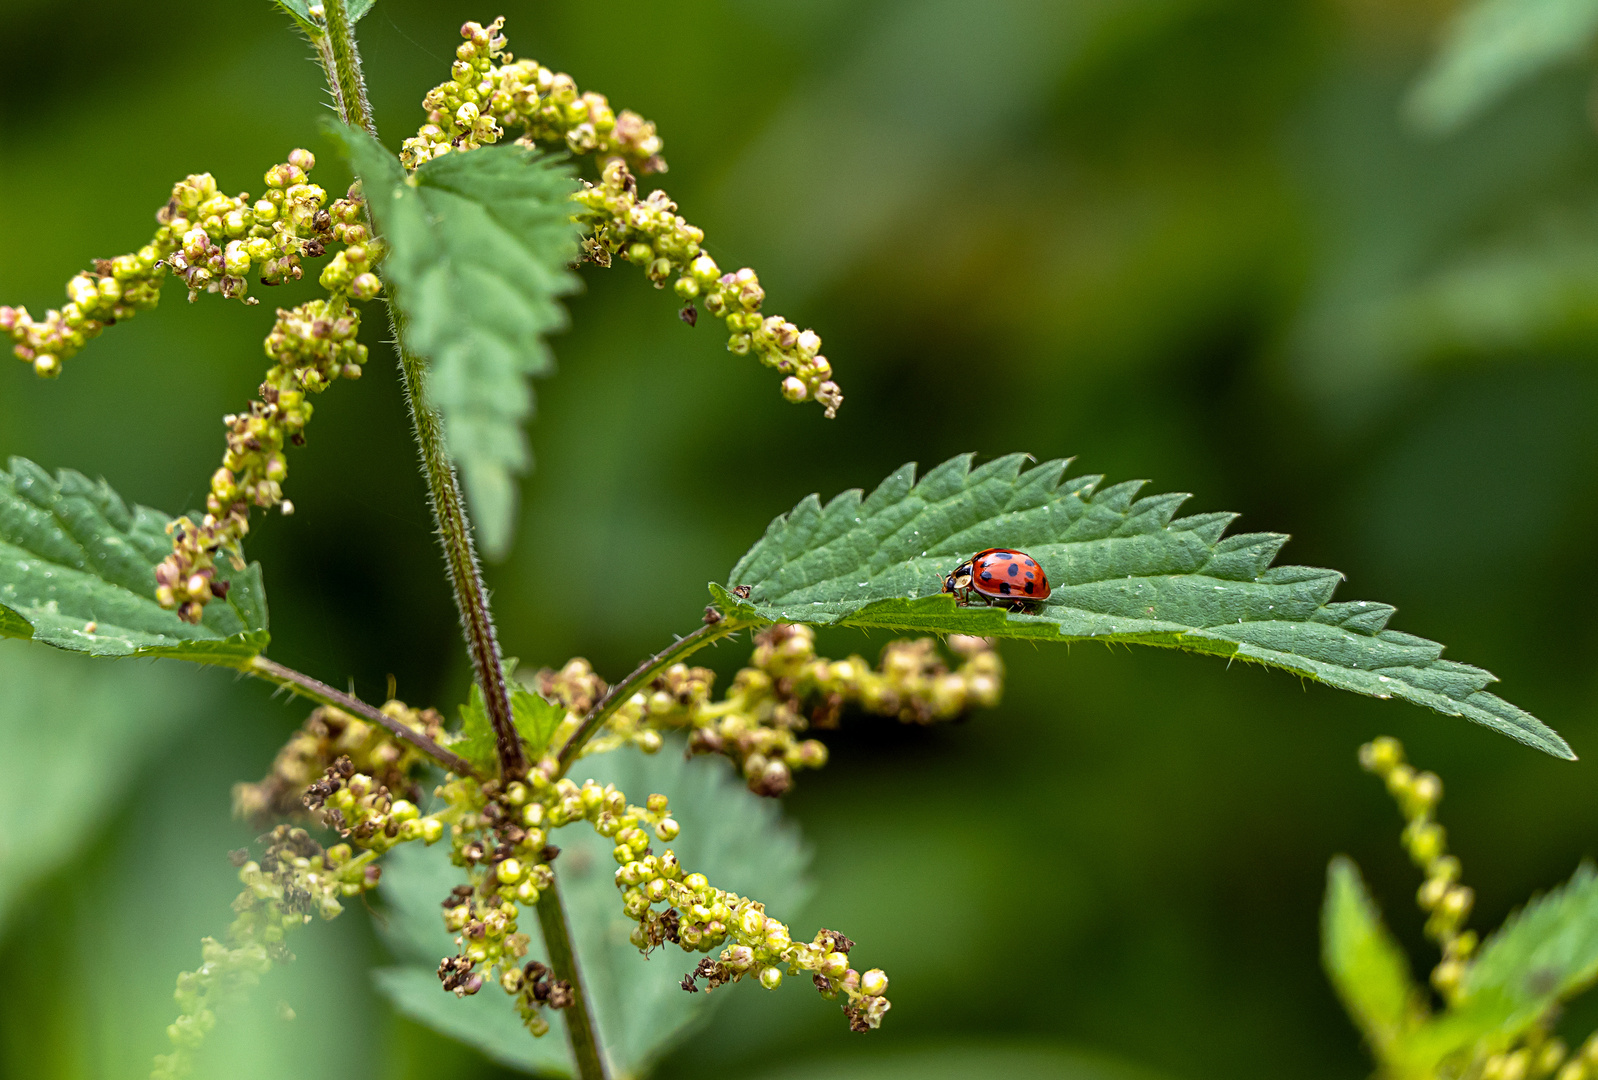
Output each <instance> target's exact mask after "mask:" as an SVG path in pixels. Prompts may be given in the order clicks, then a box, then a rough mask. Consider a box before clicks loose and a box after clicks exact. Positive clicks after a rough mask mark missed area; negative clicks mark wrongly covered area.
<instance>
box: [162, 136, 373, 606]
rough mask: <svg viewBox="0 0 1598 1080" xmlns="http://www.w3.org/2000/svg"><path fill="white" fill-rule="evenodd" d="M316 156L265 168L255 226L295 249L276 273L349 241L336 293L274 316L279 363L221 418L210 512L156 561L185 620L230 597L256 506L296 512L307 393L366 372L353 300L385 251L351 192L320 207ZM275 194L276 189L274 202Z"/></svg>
mask: <svg viewBox="0 0 1598 1080" xmlns="http://www.w3.org/2000/svg"><path fill="white" fill-rule="evenodd" d="M314 164H315V159H314V158H312V157H311V155H310V153H309V152H307V151H304V150H296V151H295V152H294V153H293V154H291V155H290V163H289V164H287V165H279V166H276V167H275V168H273V169H272V170H271V171H269V172H268V173H267V183H268V186H269V191H268V196H269V197H268V198H266V199H262V200H261V201H260V202H258V203H256V204H255V211H254V213H255V215H256V220H259V219H261V218H262V217H263V216H265V214H266V211H267V210H270V211H271V212H272V213H274V214H276V215H277V217H275V218H274V219H273V221H272V224H271V225H270V226H263V225H254V226H251V229H252V231H260V230H263V229H268V230H276V231H275V232H272V233H271V235H272V236H274V237H276V238H277V240H275V241H271V242H270V243H274V244H276V245H277V246H275V247H272V249H271V250H273V251H283V250H290V251H291V253H289V254H280V255H271V256H269V257H268V258H267V260H266V262H265V263H264V266H265V268H266V270H267V271H269V272H270V273H272V274H275V275H277V278H276V280H283V279H285V278H288V277H295V278H297V277H299V276H300V275H301V267H300V263H299V258H300V253H301V252H302V251H303V252H304V253H305V254H310V255H316V256H320V255H323V254H325V253H326V243H327V242H330V241H337V242H341V243H344V244H345V245H346V247H345V248H344V249H343V250H342V251H340V252H338V253H337V254H336V255H335V256H334V257H333V258H332V260H331V261H330V262H329V263H328V265H327V266H326V267H325V268H324V269H323V271H322V273H321V276H320V278H319V279H318V280H319V283H320V284H321V285H322V287H323V288H325V289H327V290H328V292H329V294H330V295H329V297H328V298H327V299H321V300H312V301H309V302H307V303H305V304H301V305H300V306H299V307H296V308H293V309H283V308H279V309H278V313H277V321H276V322H275V323H274V324H273V326H272V331H271V333H269V334H268V335H267V337H266V355H267V357H268V359H270V360H271V362H272V366H271V367H270V368H269V369H268V370H267V373H266V380H265V381H264V382H263V383H261V386H260V396H259V398H258V399H257V400H255V401H252V402H251V403H250V407H249V409H248V410H247V411H246V412H242V413H234V414H230V415H228V416H224V417H223V418H222V422H223V423H224V424H225V425H226V426H227V451H226V453H225V454H224V455H223V458H222V467H221V468H219V469H217V471H216V472H215V473H214V474H213V475H212V477H211V490H210V493H209V494H208V495H207V497H206V514H205V517H204V519H203V520H202V521H201V522H200V524H199V525H195V524H194V523H193V522H192V521H190V520H189V519H187V518H180V519H178V520H177V521H176V522H174V523H173V527H172V533H173V547H172V554H171V555H170V556H168V557H167V559H166V560H165V561H164V562H163V563H162V564H161V565H160V566H159V567H158V568H157V569H156V599H157V601H159V603H160V604H161V606H162V607H165V608H167V609H169V610H173V609H175V610H176V611H177V613H178V615H179V617H180V618H182V619H184V620H185V621H187V622H199V621H200V617H201V615H202V614H203V613H204V610H205V605H206V604H207V603H208V602H209V601H210V600H211V599H212V598H213V597H215V596H220V595H225V588H224V589H223V590H221V591H219V588H218V587H219V586H220V585H222V583H221V582H219V581H218V579H217V576H216V569H215V560H216V556H217V554H218V553H219V552H226V553H227V554H228V555H229V556H230V557H231V558H232V560H233V562H234V565H235V566H241V565H242V556H241V555H240V554H239V545H240V543H241V542H242V541H243V539H244V536H245V535H246V534H247V533H248V532H249V528H250V525H249V516H250V510H251V508H252V507H261V508H263V509H270V508H272V507H274V506H281V507H282V508H283V512H284V513H289V512H291V511H292V508H293V504H292V503H289V502H287V501H286V500H284V498H283V481H284V479H285V478H286V477H287V476H288V459H287V457H286V456H285V453H284V451H285V450H286V448H287V447H288V446H289V445H296V446H298V445H302V444H303V443H304V442H305V425H306V424H307V423H309V422H310V419H311V413H312V411H313V410H312V405H311V402H310V401H309V400H308V395H310V394H316V393H321V392H322V391H323V390H325V389H327V388H328V386H330V385H331V384H332V383H333V382H334V381H335V380H337V379H341V378H342V379H358V378H360V377H361V369H362V366H363V365H364V364H365V363H366V359H367V348H366V346H365V345H362V344H361V343H360V342H359V341H358V340H357V335H358V334H359V333H360V327H361V315H360V311H359V309H357V308H355V307H354V306H352V304H351V301H353V300H370V299H372V298H374V297H376V296H377V295H378V294H379V293H380V292H381V291H382V282H381V281H380V280H379V278H378V276H377V274H376V273H375V272H374V268H375V266H376V264H377V261H378V260H379V258H381V254H382V253H381V250H380V248H379V245H378V243H377V242H376V241H373V240H370V238H369V237H368V235H367V230H366V226H365V225H364V224H363V223H362V212H363V210H362V205H361V203H360V201H359V199H358V198H356V197H355V196H354V194H353V193H352V195H351V197H350V198H345V199H339V200H338V201H336V202H335V203H334V204H333V206H332V208H331V209H329V210H322V209H321V205H322V202H323V201H325V195H324V194H323V192H322V189H321V188H319V187H316V186H315V185H314V184H309V183H306V182H305V171H304V170H305V169H309V168H310V167H311V166H313V165H314ZM273 195H276V196H278V198H277V200H276V201H275V202H274V201H273V199H272V198H271V197H270V196H273ZM302 229H311V230H314V232H315V234H316V236H315V238H313V239H312V240H310V241H305V242H304V243H301V233H302ZM196 231H198V232H201V233H203V232H204V230H196ZM237 243H238V241H233V242H230V243H229V245H228V249H227V250H228V252H230V253H232V252H234V248H235V245H236V244H237ZM249 244H259V245H263V246H264V245H268V244H269V241H268V240H267V239H266V238H263V237H256V238H254V239H251V240H250V241H249ZM296 245H299V246H298V247H296ZM257 253H259V252H257ZM229 257H230V258H231V257H232V256H231V254H230V255H229ZM253 257H254V256H253V255H251V254H250V251H249V249H248V246H247V245H246V249H245V253H244V255H243V256H242V259H243V261H242V262H241V263H239V264H238V265H242V266H243V267H244V269H245V270H248V269H249V266H250V259H251V258H253ZM263 280H267V279H266V278H263Z"/></svg>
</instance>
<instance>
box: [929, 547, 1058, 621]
mask: <svg viewBox="0 0 1598 1080" xmlns="http://www.w3.org/2000/svg"><path fill="white" fill-rule="evenodd" d="M943 591H944V592H946V593H953V594H954V596H955V599H956V600H958V601H959V602H960V604H961V606H965V605H967V604H969V603H971V601H972V599H980V600H981V601H982V602H983V603H986V604H990V605H997V606H1000V607H1007V608H1011V609H1013V610H1016V611H1022V610H1025V609H1026V608H1027V607H1028V606H1030V605H1031V604H1034V603H1036V602H1037V601H1039V600H1047V599H1048V598H1049V593H1050V592H1051V591H1052V590H1051V589H1050V588H1049V578H1048V575H1046V574H1044V572H1043V567H1041V566H1039V565H1038V561H1037V560H1036V559H1034V558H1033V557H1032V556H1030V555H1028V554H1027V553H1026V552H1024V551H1014V550H1012V549H1010V548H988V549H987V550H986V551H979V552H977V553H976V554H975V555H973V556H971V558H970V559H968V560H967V561H965V562H963V563H961V564H960V565H959V566H957V567H955V568H954V572H953V573H951V574H950V575H949V576H948V577H946V578H944V579H943Z"/></svg>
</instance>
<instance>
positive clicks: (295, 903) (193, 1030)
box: [150, 825, 379, 1080]
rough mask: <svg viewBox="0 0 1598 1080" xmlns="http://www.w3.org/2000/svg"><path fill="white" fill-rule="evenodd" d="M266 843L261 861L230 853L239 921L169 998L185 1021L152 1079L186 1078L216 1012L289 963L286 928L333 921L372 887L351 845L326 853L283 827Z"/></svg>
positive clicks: (366, 865) (372, 876) (369, 867)
mask: <svg viewBox="0 0 1598 1080" xmlns="http://www.w3.org/2000/svg"><path fill="white" fill-rule="evenodd" d="M263 839H264V840H266V841H267V845H268V846H267V848H266V852H265V853H264V854H263V855H262V856H261V859H260V861H258V862H256V861H250V860H249V857H248V852H245V851H237V852H234V862H235V865H237V866H238V867H239V881H240V883H242V884H243V885H244V891H243V892H241V893H239V896H238V899H236V900H234V901H233V910H234V911H235V912H236V913H237V918H235V919H234V920H233V925H232V926H230V927H229V928H228V932H227V943H226V944H224V943H223V942H219V941H217V940H216V939H215V938H206V939H205V940H204V941H203V942H202V943H201V960H202V963H201V965H200V967H199V968H198V969H196V970H194V971H186V972H184V973H183V974H181V975H179V976H178V983H177V991H176V993H175V994H174V995H173V996H174V998H175V999H176V1001H177V1004H178V1008H179V1009H181V1010H182V1014H181V1015H180V1016H179V1017H178V1018H177V1019H176V1020H175V1021H173V1022H172V1024H171V1025H169V1026H168V1027H167V1036H168V1038H170V1039H171V1041H172V1052H171V1053H170V1054H162V1055H160V1056H158V1057H157V1058H156V1059H155V1068H154V1069H153V1071H152V1072H151V1074H150V1076H151V1080H176V1078H178V1077H182V1076H186V1075H188V1073H189V1072H190V1071H191V1069H192V1065H193V1054H194V1051H195V1050H196V1049H197V1048H198V1047H199V1045H200V1044H201V1043H202V1042H204V1040H205V1037H206V1035H207V1034H209V1033H210V1031H211V1029H212V1028H213V1027H215V1026H216V1009H217V1007H218V1006H220V1005H222V1004H224V1003H226V1002H228V1001H230V1000H232V999H235V998H237V997H238V996H240V995H241V994H242V993H244V992H245V991H247V990H248V989H250V988H251V987H253V986H255V985H256V984H257V983H258V982H260V979H261V976H262V975H264V974H266V973H267V972H268V971H270V970H271V968H272V966H273V965H274V964H275V963H279V962H282V961H286V960H291V959H293V956H292V954H291V953H290V952H289V951H288V949H287V947H286V946H285V945H284V937H285V935H286V933H287V932H288V931H289V930H290V929H292V928H294V927H296V926H300V925H303V924H304V923H308V922H310V921H311V917H312V916H313V915H320V916H321V917H322V918H324V919H331V918H334V917H335V916H337V915H338V914H339V913H340V912H341V911H343V905H342V904H341V903H340V900H341V899H342V898H347V897H351V896H359V895H360V894H361V893H363V892H366V891H368V890H369V889H371V888H373V887H374V886H376V884H377V881H378V876H379V874H378V868H377V867H376V866H375V865H373V862H372V860H373V858H374V855H373V854H372V853H371V852H367V853H363V854H361V855H356V854H354V852H353V851H352V850H351V848H350V846H349V845H348V844H339V845H336V846H334V847H332V848H328V849H326V850H323V848H322V846H321V845H320V844H318V843H317V842H316V841H314V840H312V839H311V837H310V836H309V835H308V834H307V833H306V832H305V830H304V829H298V828H290V827H289V826H286V825H280V826H278V827H277V828H276V829H274V830H273V831H272V833H271V834H270V835H269V836H267V837H264V838H263Z"/></svg>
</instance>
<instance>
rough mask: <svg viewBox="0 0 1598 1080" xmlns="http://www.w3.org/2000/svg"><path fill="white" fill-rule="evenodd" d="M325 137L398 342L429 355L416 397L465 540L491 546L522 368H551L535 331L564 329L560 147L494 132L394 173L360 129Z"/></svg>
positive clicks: (506, 478) (569, 285) (566, 230)
mask: <svg viewBox="0 0 1598 1080" xmlns="http://www.w3.org/2000/svg"><path fill="white" fill-rule="evenodd" d="M338 137H339V138H341V139H342V140H343V141H344V143H345V145H346V146H347V147H348V150H349V154H350V159H351V161H352V163H353V164H354V166H355V171H356V172H357V173H358V174H359V175H360V177H361V182H362V184H363V185H364V187H365V190H366V192H367V196H368V200H369V202H370V203H371V206H372V212H373V213H374V214H375V215H376V219H377V224H378V228H379V231H380V232H381V233H382V235H383V238H384V239H385V240H386V241H387V242H388V244H389V247H390V250H389V254H388V256H387V258H386V261H385V262H384V264H383V274H384V278H385V280H386V282H387V284H388V286H389V288H390V290H391V291H392V298H393V301H394V303H395V304H396V305H397V306H398V308H399V310H400V312H401V313H402V316H403V318H402V319H401V325H402V328H403V330H402V332H403V334H404V339H405V345H406V347H407V348H409V349H410V350H411V351H413V352H415V353H416V354H417V355H419V356H422V357H424V358H425V359H426V360H427V361H428V363H429V373H428V381H427V388H426V390H427V400H428V401H429V402H430V403H432V404H433V405H434V406H435V407H436V408H437V409H438V410H439V412H440V413H441V414H442V415H443V417H444V428H445V433H446V435H447V436H448V439H449V449H450V454H451V455H452V456H453V457H454V459H455V462H456V464H457V465H458V466H459V467H460V470H461V476H462V479H463V481H464V482H465V485H466V497H467V500H468V502H469V503H470V505H471V509H472V515H473V517H474V519H475V520H476V523H477V532H478V541H479V543H480V544H481V545H482V547H483V549H484V551H485V553H486V554H488V555H489V556H490V557H492V558H501V557H503V556H504V555H505V554H506V553H507V552H508V551H509V550H510V545H511V540H512V538H513V536H514V534H515V529H516V516H515V515H516V498H517V486H516V477H517V476H519V475H521V474H522V473H524V472H526V471H527V469H528V467H529V465H530V464H531V455H530V454H529V452H528V449H527V437H526V434H525V433H524V432H523V431H522V424H523V422H524V421H526V419H527V418H528V417H529V416H530V415H531V414H532V411H533V391H532V387H531V386H530V385H529V383H528V378H529V377H530V376H535V375H538V376H542V375H549V374H551V373H552V372H553V371H554V361H553V360H552V358H551V357H550V353H549V349H548V347H547V346H546V345H545V344H544V338H545V337H546V336H548V335H549V334H551V333H553V332H555V331H556V330H561V329H564V327H565V325H566V312H565V309H564V308H563V307H562V306H561V305H560V304H559V303H558V302H557V298H558V297H561V296H565V295H567V294H568V293H571V292H574V291H575V290H576V288H577V285H578V279H577V277H576V275H574V274H573V273H572V272H571V263H572V261H573V260H574V259H575V258H576V256H577V237H578V231H577V226H576V225H575V224H574V223H573V221H572V219H571V195H572V193H573V192H574V191H576V190H577V180H576V176H575V173H574V171H573V168H572V166H571V165H570V164H569V162H568V161H567V159H566V158H565V157H563V156H554V155H548V154H542V153H539V152H537V151H532V150H527V149H523V148H522V147H518V146H514V145H507V146H489V147H483V148H481V149H478V150H473V151H471V152H470V153H457V154H446V155H444V156H443V157H440V158H435V159H434V160H432V161H429V162H428V163H427V164H425V165H423V166H422V167H421V168H420V169H418V170H416V173H415V174H414V176H412V177H410V178H409V179H408V180H407V178H406V177H405V173H404V170H403V168H402V167H401V166H400V163H399V161H398V160H397V159H395V157H394V156H393V155H392V154H390V153H389V152H388V151H387V150H385V149H383V147H382V145H381V144H380V143H378V142H377V141H376V140H375V139H373V138H371V137H370V136H368V135H366V134H365V133H364V132H358V131H354V130H352V129H348V128H343V129H340V131H339V132H338Z"/></svg>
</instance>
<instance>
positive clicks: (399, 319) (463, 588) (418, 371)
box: [318, 0, 606, 1080]
mask: <svg viewBox="0 0 1598 1080" xmlns="http://www.w3.org/2000/svg"><path fill="white" fill-rule="evenodd" d="M325 10H326V12H327V28H328V33H327V38H328V47H327V49H326V50H325V51H324V50H322V49H321V48H320V47H318V53H319V54H320V55H322V56H324V57H325V60H324V63H325V62H326V60H331V61H332V67H331V68H329V69H328V72H327V76H328V84H329V86H330V87H331V88H332V90H333V94H334V97H335V99H336V100H337V103H338V110H339V115H340V116H341V117H342V118H343V120H344V122H345V123H347V124H350V125H351V126H355V127H360V128H362V129H364V130H365V131H366V132H367V133H368V134H370V135H371V136H372V137H373V138H376V137H377V125H376V124H375V123H374V122H373V120H372V110H371V106H370V104H369V103H368V101H367V99H366V82H365V79H364V78H363V77H362V75H361V55H360V51H359V50H358V49H357V48H356V45H355V34H354V31H353V28H352V26H351V23H350V20H349V13H348V11H347V10H346V8H345V0H326V2H325ZM368 219H370V213H368ZM388 313H389V324H390V327H391V328H392V329H393V332H394V348H395V350H396V351H397V352H398V353H399V360H400V374H401V382H402V384H403V386H404V391H405V403H406V405H407V407H408V408H409V409H410V414H411V426H412V429H413V430H414V431H415V433H416V444H417V447H418V449H420V451H421V454H422V471H423V473H424V475H425V476H426V477H427V490H428V496H429V499H430V501H431V503H432V507H433V520H434V521H435V522H436V523H437V526H438V537H439V543H441V544H442V545H443V548H444V562H445V565H446V566H447V567H448V568H449V578H450V585H451V586H452V587H453V589H454V591H455V605H456V607H457V608H459V609H460V615H461V627H462V629H463V631H464V633H465V637H466V645H467V649H468V650H469V651H470V653H471V657H472V667H473V669H474V670H475V672H476V675H477V683H478V685H479V686H480V687H481V688H482V691H483V702H484V711H485V712H487V714H488V719H489V722H490V723H492V724H493V725H494V736H495V743H496V749H497V751H498V754H499V764H500V772H501V774H502V775H504V776H505V777H506V778H510V777H519V776H524V775H526V773H527V757H526V755H525V754H524V753H523V752H522V742H521V737H520V736H519V735H518V734H517V731H516V724H515V721H514V719H513V716H512V713H511V706H510V694H509V692H508V691H507V689H506V686H505V669H504V667H503V665H502V664H501V663H500V656H499V642H498V639H497V636H496V634H495V630H494V615H493V611H492V610H491V609H490V608H489V606H488V593H487V591H486V590H485V589H484V588H483V578H482V574H481V573H480V572H479V569H478V564H477V551H476V549H475V547H474V546H473V544H472V531H471V525H470V523H469V520H468V518H467V516H466V507H465V505H464V502H463V501H462V499H461V489H460V482H459V480H458V479H457V478H456V475H455V465H454V463H453V462H452V461H451V460H450V457H449V453H448V450H447V448H446V444H445V442H444V424H443V420H442V419H441V418H440V417H439V415H438V413H437V412H435V411H434V410H433V408H432V407H431V406H429V405H428V404H427V401H426V400H425V398H424V396H423V395H424V392H425V379H426V367H425V365H424V364H423V362H422V358H421V357H419V356H417V355H415V354H414V353H412V352H411V351H410V350H409V349H407V348H406V347H405V316H404V313H403V312H401V311H400V310H399V308H398V306H397V305H395V304H394V303H392V302H390V303H389V305H388ZM551 869H553V868H551ZM538 919H539V924H540V925H541V926H542V927H543V930H544V947H545V948H546V949H547V950H548V951H549V957H550V967H552V968H553V969H554V971H555V977H556V978H558V979H564V980H565V981H566V982H567V983H569V984H570V985H571V988H572V996H573V1001H572V1004H571V1006H570V1007H568V1008H567V1009H566V1010H565V1012H566V1036H567V1042H568V1044H569V1045H570V1047H571V1053H572V1059H573V1061H575V1063H576V1065H577V1075H578V1077H579V1078H580V1080H606V1071H605V1062H604V1058H603V1057H602V1056H601V1055H600V1050H599V1036H598V1033H597V1031H596V1029H595V1027H594V1020H593V1013H592V1012H591V1011H590V1006H589V1003H588V992H587V990H586V988H585V987H584V986H583V982H582V977H581V975H580V974H579V972H578V969H577V958H576V954H575V953H574V952H573V950H572V943H571V932H570V930H569V929H568V928H567V920H566V910H565V908H564V907H563V906H562V905H561V900H560V889H559V885H558V881H556V880H551V882H550V885H549V888H547V889H545V890H544V893H543V895H542V896H541V897H540V898H539V901H538Z"/></svg>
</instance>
